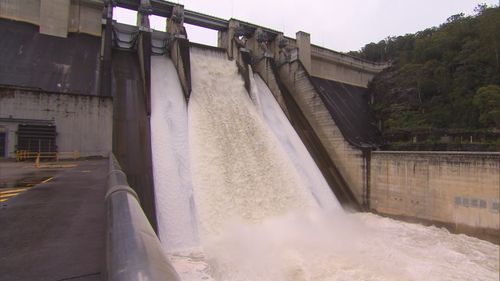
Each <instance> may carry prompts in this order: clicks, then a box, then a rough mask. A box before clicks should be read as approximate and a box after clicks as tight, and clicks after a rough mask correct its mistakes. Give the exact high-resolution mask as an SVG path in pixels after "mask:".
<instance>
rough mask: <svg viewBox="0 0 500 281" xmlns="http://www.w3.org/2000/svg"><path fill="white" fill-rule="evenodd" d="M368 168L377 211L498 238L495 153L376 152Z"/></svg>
mask: <svg viewBox="0 0 500 281" xmlns="http://www.w3.org/2000/svg"><path fill="white" fill-rule="evenodd" d="M371 169H372V171H371V189H370V203H371V204H370V206H371V208H372V209H373V210H375V211H376V212H379V213H381V214H386V215H391V216H397V217H402V218H418V219H424V220H427V221H431V222H438V223H443V224H445V225H448V226H451V230H452V231H457V232H463V233H468V234H471V235H475V236H479V237H481V236H482V235H483V234H490V235H496V237H497V241H498V239H500V153H474V152H469V153H468V152H451V151H450V152H436V151H433V152H419V151H413V152H404V151H402V152H401V151H375V152H373V153H372V161H371ZM489 240H491V239H489ZM496 243H498V242H496Z"/></svg>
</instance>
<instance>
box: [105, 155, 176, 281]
mask: <svg viewBox="0 0 500 281" xmlns="http://www.w3.org/2000/svg"><path fill="white" fill-rule="evenodd" d="M107 184H108V191H107V193H106V196H105V200H106V213H107V215H106V216H107V222H106V271H107V272H106V275H107V276H106V280H108V281H137V280H140V281H153V280H154V281H156V280H168V281H180V277H179V275H178V274H177V272H175V269H174V268H173V267H172V265H171V264H170V262H169V261H168V259H167V257H166V256H165V254H164V253H163V251H162V249H161V244H160V240H159V239H158V237H157V236H156V234H155V232H154V231H153V228H152V227H151V225H150V224H149V222H148V220H147V218H146V215H145V214H144V211H143V210H142V209H141V207H140V205H139V199H138V197H137V194H136V193H135V191H133V190H132V189H131V188H130V186H129V185H128V182H127V176H126V175H125V173H124V172H123V171H122V170H121V167H120V164H119V163H118V161H117V160H116V158H115V156H114V155H113V154H112V153H110V155H109V174H108V183H107Z"/></svg>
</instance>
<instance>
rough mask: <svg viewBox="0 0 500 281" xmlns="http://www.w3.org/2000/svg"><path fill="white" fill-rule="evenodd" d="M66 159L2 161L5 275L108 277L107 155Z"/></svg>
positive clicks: (0, 275) (1, 266)
mask: <svg viewBox="0 0 500 281" xmlns="http://www.w3.org/2000/svg"><path fill="white" fill-rule="evenodd" d="M61 163H63V164H65V165H61V166H62V167H59V168H56V169H54V168H41V169H33V168H32V166H33V163H15V162H0V183H1V185H0V194H4V197H3V198H4V199H5V198H8V200H6V201H4V202H0V253H1V255H0V280H10V281H16V280H79V281H83V280H102V278H101V272H102V265H103V264H104V254H105V251H104V238H105V237H104V228H105V208H104V195H105V190H106V176H107V172H108V167H107V160H106V159H99V160H86V161H76V162H72V163H68V162H61ZM42 164H43V162H42ZM70 164H74V165H70ZM16 178H17V180H16ZM40 181H45V183H40V184H37V185H35V186H34V187H31V188H30V187H29V184H27V182H32V183H33V182H40ZM23 184H24V185H25V187H24V188H22V189H21V188H19V185H23ZM13 185H14V186H13ZM15 188H19V190H20V191H21V193H19V194H18V195H16V196H10V195H9V194H12V193H9V191H11V192H14V191H16V189H15ZM26 188H27V189H26Z"/></svg>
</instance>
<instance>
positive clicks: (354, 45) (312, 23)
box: [114, 0, 499, 52]
mask: <svg viewBox="0 0 500 281" xmlns="http://www.w3.org/2000/svg"><path fill="white" fill-rule="evenodd" d="M173 2H175V3H179V4H183V5H184V8H185V9H188V10H192V11H196V12H201V13H204V14H209V15H212V16H216V17H219V18H223V19H230V18H236V19H240V20H243V21H247V22H251V23H254V24H257V25H261V26H265V27H268V28H272V29H275V30H278V31H283V32H284V33H285V35H286V36H289V37H295V33H296V32H297V31H299V30H301V31H305V32H308V33H310V34H311V41H312V43H313V44H316V45H320V46H323V47H326V48H329V49H333V50H336V51H342V52H344V51H350V50H359V49H360V48H361V47H362V46H364V45H365V44H367V43H370V42H378V41H380V40H382V39H384V38H386V37H387V36H394V35H404V34H406V33H413V32H416V31H419V30H423V29H425V28H428V27H432V26H437V25H439V24H441V23H443V22H445V21H446V19H447V18H448V17H449V16H450V15H454V14H458V13H461V12H463V13H465V14H473V10H474V7H476V6H477V5H478V4H479V3H486V4H488V5H498V3H499V2H498V0H412V1H410V0H350V1H347V0H343V1H340V0H330V1H327V0H308V1H298V0H290V1H275V0H247V1H241V0H212V1H208V0H205V1H202V0H180V1H173ZM114 17H115V18H116V19H117V20H118V21H121V22H125V23H129V24H130V23H132V24H135V15H134V14H133V13H130V12H127V11H124V10H123V9H115V16H114ZM151 24H152V26H153V28H155V29H159V30H164V28H165V21H164V19H161V18H158V17H152V18H151ZM187 31H188V37H189V39H190V40H192V41H195V42H200V43H205V44H210V45H215V44H216V42H217V33H216V32H214V31H210V30H206V29H201V28H196V27H192V26H187Z"/></svg>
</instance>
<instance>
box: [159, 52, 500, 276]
mask: <svg viewBox="0 0 500 281" xmlns="http://www.w3.org/2000/svg"><path fill="white" fill-rule="evenodd" d="M152 70H153V72H152V75H153V77H152V80H153V89H152V116H151V124H152V127H153V128H154V130H152V131H153V134H152V145H153V151H154V152H153V162H154V163H153V164H154V178H155V188H156V190H155V192H156V196H157V209H158V218H159V219H158V221H159V230H160V237H161V240H162V243H163V244H164V246H165V250H166V251H167V252H168V253H169V257H170V259H171V261H172V263H173V265H174V267H175V268H176V270H177V271H178V272H179V274H180V275H181V276H182V277H183V280H221V281H229V280H231V281H240V280H259V281H261V280H264V281H266V280H269V281H306V280H307V281H323V280H324V281H326V280H329V281H330V280H498V273H499V270H500V266H499V254H500V252H499V248H498V246H497V245H494V244H492V243H489V242H486V241H482V240H479V239H476V238H471V237H468V236H465V235H455V234H450V233H449V232H448V231H447V230H445V229H440V228H436V227H426V226H422V225H416V224H409V223H404V222H400V221H396V220H392V219H388V218H382V217H379V216H377V215H374V214H369V213H356V214H346V213H344V212H342V211H339V208H338V202H337V201H336V200H335V198H334V196H333V195H332V194H331V193H328V191H329V190H328V188H327V186H326V184H325V182H324V179H323V178H322V177H321V176H320V175H321V173H319V171H318V170H317V167H315V165H314V162H313V161H312V159H311V158H310V156H308V154H307V151H305V148H304V147H303V145H302V144H301V142H300V140H299V139H297V136H296V134H294V132H293V130H291V125H290V124H289V123H288V122H287V121H286V117H285V116H284V114H283V112H282V111H280V108H279V106H278V105H277V104H276V101H275V100H274V98H273V97H272V94H271V93H270V91H269V89H268V88H267V86H266V85H265V83H264V82H263V81H262V80H261V79H260V77H259V76H254V77H253V78H254V80H255V81H254V82H255V87H254V89H253V90H252V93H251V94H250V95H249V94H248V93H247V92H246V90H245V88H244V82H243V80H242V78H241V77H240V75H239V74H238V71H237V68H236V65H235V63H234V61H229V60H227V59H226V55H225V53H224V52H218V51H214V50H210V49H199V48H192V49H191V71H192V87H193V90H192V93H191V98H190V100H189V105H188V107H186V102H185V100H184V98H183V96H182V90H181V88H180V85H179V82H178V79H177V77H176V75H175V69H174V67H173V65H172V63H171V62H170V61H169V60H168V59H166V58H162V57H158V58H154V59H153V61H152ZM197 246H199V247H197ZM193 247H194V248H193Z"/></svg>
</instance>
